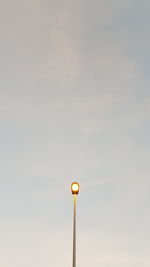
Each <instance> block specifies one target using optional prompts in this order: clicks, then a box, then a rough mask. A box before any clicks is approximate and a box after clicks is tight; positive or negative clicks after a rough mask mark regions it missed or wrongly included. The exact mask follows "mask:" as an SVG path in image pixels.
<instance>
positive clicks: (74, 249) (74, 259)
mask: <svg viewBox="0 0 150 267" xmlns="http://www.w3.org/2000/svg"><path fill="white" fill-rule="evenodd" d="M76 203H77V195H76V194H74V218H73V264H72V266H73V267H76Z"/></svg>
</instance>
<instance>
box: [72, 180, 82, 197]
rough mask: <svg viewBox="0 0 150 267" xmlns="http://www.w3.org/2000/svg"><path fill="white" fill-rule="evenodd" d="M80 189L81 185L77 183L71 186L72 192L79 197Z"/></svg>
mask: <svg viewBox="0 0 150 267" xmlns="http://www.w3.org/2000/svg"><path fill="white" fill-rule="evenodd" d="M79 189H80V185H79V184H78V183H77V182H74V183H72V184H71V192H72V194H73V195H75V194H76V195H78V193H79Z"/></svg>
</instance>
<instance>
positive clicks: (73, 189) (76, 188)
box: [71, 182, 80, 267]
mask: <svg viewBox="0 0 150 267" xmlns="http://www.w3.org/2000/svg"><path fill="white" fill-rule="evenodd" d="M79 189H80V185H79V184H78V183H77V182H74V183H72V184H71V192H72V194H73V195H74V216H73V261H72V267H76V203H77V195H78V193H79Z"/></svg>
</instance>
